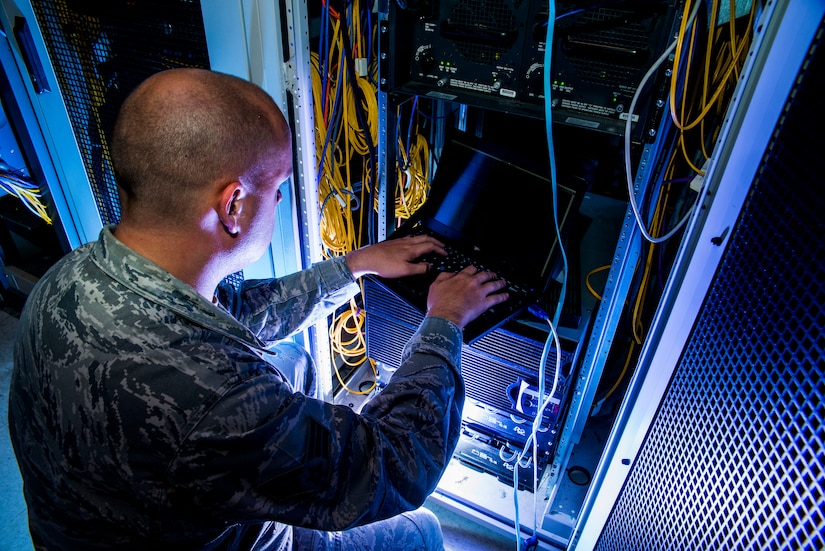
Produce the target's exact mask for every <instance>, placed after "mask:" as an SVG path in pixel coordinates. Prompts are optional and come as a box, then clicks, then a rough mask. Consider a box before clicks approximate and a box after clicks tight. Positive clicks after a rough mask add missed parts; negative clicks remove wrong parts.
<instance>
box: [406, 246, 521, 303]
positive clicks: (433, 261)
mask: <svg viewBox="0 0 825 551" xmlns="http://www.w3.org/2000/svg"><path fill="white" fill-rule="evenodd" d="M421 233H424V232H421ZM433 237H435V238H436V239H438V240H439V241H442V242H443V238H440V237H438V236H437V235H433ZM444 248H445V249H446V251H447V256H442V255H440V254H435V253H433V254H427V255H424V256H422V257H421V261H422V262H428V263H429V264H430V265H432V268H433V269H434V270H436V271H439V272H460V271H461V270H463V269H464V268H466V267H467V266H475V267H476V268H478V270H479V271H480V272H487V271H491V272H496V275H498V276H499V277H500V278H502V279H504V280H505V281H506V282H507V286H506V287H505V290H506V291H507V292H508V293H509V294H510V300H513V299H516V298H518V297H522V296H527V295H528V294H529V290H528V289H526V288H524V287H522V286H520V285H518V284H516V283H513V282H512V281H510V280H509V279H507V278H506V277H503V276H502V274H501V273H499V271H498V270H495V269H492V268H489V267H487V266H485V265H484V264H482V263H480V262H478V260H477V259H473V258H471V257H470V256H469V255H467V254H466V253H464V252H463V251H461V250H459V249H456V248H454V247H452V246H450V245H449V244H445V245H444Z"/></svg>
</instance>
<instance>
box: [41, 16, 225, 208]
mask: <svg viewBox="0 0 825 551" xmlns="http://www.w3.org/2000/svg"><path fill="white" fill-rule="evenodd" d="M32 7H33V8H34V12H35V15H36V16H37V22H38V25H39V26H40V29H41V31H42V33H43V36H44V39H45V41H46V47H47V49H48V52H49V57H50V59H51V60H52V65H53V66H54V70H55V73H56V75H57V80H58V84H59V86H60V89H61V91H62V93H63V98H64V100H65V103H66V107H67V110H68V115H69V120H70V121H71V123H72V127H73V130H74V134H75V138H76V140H77V142H78V145H79V146H80V152H81V155H82V157H83V162H84V164H85V166H86V172H87V174H88V176H89V180H90V181H91V185H92V193H93V194H94V197H95V201H96V203H97V208H98V211H99V213H100V216H101V219H102V220H103V223H104V224H109V223H117V222H118V221H119V220H120V203H119V199H118V195H117V186H116V184H115V179H114V174H113V172H112V169H111V163H110V156H109V146H108V136H109V135H110V132H111V127H112V125H113V124H114V118H115V115H116V114H117V110H118V108H119V107H120V104H121V102H122V101H123V99H124V98H125V96H126V94H128V93H129V92H130V91H131V90H132V89H133V88H134V87H135V86H136V85H137V84H138V83H140V82H141V81H142V80H144V79H145V78H146V77H148V76H150V75H151V74H153V73H155V72H158V71H160V70H163V69H171V68H175V67H200V68H208V67H209V59H208V55H207V50H206V37H205V34H204V30H203V17H202V15H201V8H200V2H199V1H197V0H172V1H168V0H154V1H152V0H141V1H139V2H132V1H127V0H111V1H107V2H96V1H91V0H33V1H32Z"/></svg>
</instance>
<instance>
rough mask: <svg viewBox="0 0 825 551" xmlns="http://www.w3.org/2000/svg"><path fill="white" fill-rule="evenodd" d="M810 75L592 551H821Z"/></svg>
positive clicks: (824, 227)
mask: <svg viewBox="0 0 825 551" xmlns="http://www.w3.org/2000/svg"><path fill="white" fill-rule="evenodd" d="M821 38H822V28H821V27H820V33H819V35H818V36H817V39H816V41H815V44H817V45H818V44H819V43H820V41H821ZM804 67H805V69H804V70H803V72H802V73H800V77H799V80H798V81H797V83H796V86H795V90H794V92H793V93H792V94H791V96H790V100H789V102H788V103H787V105H786V107H785V112H784V114H783V116H782V117H781V119H780V121H779V124H778V125H777V128H776V130H775V133H774V135H773V137H772V143H771V144H770V145H769V147H768V149H767V150H766V154H765V157H764V158H763V159H762V163H761V167H760V170H759V172H758V174H757V177H756V180H755V182H754V184H753V186H752V188H751V194H750V196H749V197H748V199H747V201H746V205H745V208H744V209H743V211H742V213H741V215H740V219H739V221H738V222H737V225H736V227H735V229H734V231H733V232H732V234H731V238H730V239H731V240H730V243H729V248H728V250H727V252H726V253H725V257H724V258H723V261H722V263H721V265H720V269H719V272H718V273H717V274H716V277H715V279H714V282H713V284H712V287H711V289H710V292H709V294H708V296H707V299H706V301H705V303H704V304H703V307H702V311H701V313H700V315H699V317H698V319H697V322H696V326H695V327H694V330H693V334H692V335H691V337H690V339H689V341H688V344H687V346H686V348H685V350H684V354H683V358H682V359H681V360H680V363H679V365H678V366H677V368H676V371H675V373H674V378H673V380H672V381H671V383H670V386H669V388H668V390H667V392H666V394H665V397H664V399H663V401H662V404H661V406H660V410H659V411H658V413H657V415H656V417H655V419H654V421H653V423H652V425H651V429H650V431H649V433H648V435H647V439H646V441H645V443H644V445H643V447H642V449H641V451H640V453H639V456H638V458H637V460H636V463H635V465H634V467H633V469H632V471H631V473H630V475H629V477H628V479H627V481H626V484H625V487H624V489H623V491H622V493H621V495H620V496H619V499H618V500H617V502H616V504H615V507H614V509H613V511H612V513H611V515H610V517H609V518H608V521H607V523H606V525H605V528H604V531H603V532H602V534H601V537H600V539H599V542H598V545H597V547H598V549H601V550H609V549H617V550H618V549H825V538H823V533H822V527H823V526H825V513H823V508H822V504H823V503H825V495H823V488H824V487H825V475H824V474H823V463H825V459H823V429H822V426H823V420H824V419H823V418H825V406H823V395H824V394H825V382H823V381H824V379H823V375H825V374H823V371H824V370H825V366H823V360H822V352H823V348H825V287H823V281H825V218H823V216H822V213H823V212H825V193H823V189H822V174H823V173H825V163H824V162H823V155H822V139H821V137H820V129H819V128H818V127H817V126H816V125H812V124H810V121H811V120H821V119H822V116H823V113H822V106H821V105H822V104H821V102H820V100H819V94H820V93H821V90H822V89H823V86H825V82H823V75H825V66H823V58H822V48H821V47H818V48H813V49H812V52H811V55H810V57H809V59H808V61H807V63H806V65H804ZM817 112H818V113H819V115H816V113H817Z"/></svg>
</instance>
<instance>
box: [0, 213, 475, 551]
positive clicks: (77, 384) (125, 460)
mask: <svg viewBox="0 0 825 551" xmlns="http://www.w3.org/2000/svg"><path fill="white" fill-rule="evenodd" d="M357 290H358V286H357V284H356V283H355V282H354V280H353V277H352V274H351V273H350V272H349V269H348V268H347V266H346V263H345V262H344V261H343V259H334V260H329V261H325V262H321V263H319V264H317V265H315V266H314V267H312V268H310V269H308V270H305V271H303V272H300V273H298V274H294V275H290V276H286V277H284V278H280V279H276V280H271V281H269V280H268V281H258V282H246V283H244V284H243V285H242V287H241V288H240V289H237V290H233V289H231V288H229V287H222V288H221V289H220V292H219V293H218V296H219V298H220V302H221V307H219V306H216V305H214V304H212V303H210V302H209V301H208V300H206V299H204V298H203V297H202V296H200V295H199V294H198V293H197V292H196V291H194V290H193V289H192V288H190V287H189V286H187V285H186V284H184V283H183V282H181V281H179V280H177V279H175V278H174V277H172V276H171V275H170V274H168V273H167V272H165V271H164V270H162V269H161V268H160V267H158V266H156V265H155V264H153V263H151V262H149V261H148V260H146V259H145V258H143V257H141V256H139V255H137V254H135V253H134V252H132V251H131V250H130V249H128V248H127V247H125V246H124V245H122V244H121V243H120V242H119V241H117V239H115V237H114V236H113V235H112V233H111V228H104V229H103V231H102V232H101V236H100V239H99V240H98V241H97V242H94V243H90V244H87V245H84V246H82V247H80V248H79V249H77V250H75V251H73V252H71V253H70V254H68V255H67V256H66V257H65V258H64V259H62V260H61V261H60V262H58V263H57V264H56V265H55V266H54V267H53V268H52V269H51V270H50V271H49V272H48V273H47V274H46V275H45V276H44V277H43V278H42V279H41V281H40V282H39V283H38V285H37V287H36V288H35V290H34V291H33V292H32V294H31V295H30V297H29V299H28V301H27V304H26V308H25V309H24V312H23V313H22V315H21V319H20V326H19V329H20V334H19V337H18V340H17V343H16V348H15V366H14V371H13V375H12V381H11V390H10V401H9V428H10V432H11V438H12V443H13V446H14V450H15V454H16V456H17V460H18V463H19V466H20V471H21V474H22V476H23V481H24V493H25V497H26V501H27V504H28V512H29V524H30V529H31V534H32V538H33V540H34V542H35V544H36V546H38V547H41V548H44V549H84V550H89V549H111V548H113V547H115V546H117V547H119V548H123V549H163V548H174V549H190V548H191V549H251V548H253V547H254V548H256V549H288V548H289V547H290V546H291V539H292V530H291V529H289V528H287V526H286V525H295V526H303V527H308V528H315V529H321V530H342V529H346V528H348V527H352V526H356V525H360V524H363V523H367V522H371V521H374V520H378V519H383V518H387V517H390V516H393V515H396V514H397V513H399V512H401V511H405V510H410V509H414V508H416V507H418V506H419V505H420V504H421V503H422V502H423V501H424V499H425V498H426V497H427V495H429V494H430V492H432V490H433V489H434V488H435V486H436V484H437V482H438V479H439V478H440V476H441V474H442V471H443V469H444V468H445V467H446V465H447V462H448V461H449V458H450V456H451V455H452V452H453V449H454V447H455V444H456V440H457V438H458V434H459V430H460V419H461V408H462V405H463V399H464V388H463V383H462V381H461V377H460V375H459V357H460V350H461V332H460V329H459V328H458V327H457V326H455V325H453V324H452V323H450V322H448V321H446V320H443V319H438V318H427V319H426V320H425V322H424V323H423V325H422V326H421V327H420V328H419V330H418V331H417V332H416V334H415V336H414V337H413V338H412V340H411V341H410V343H409V344H408V345H407V348H406V350H405V354H404V360H403V364H402V366H401V367H400V368H399V369H398V371H397V372H396V373H395V374H394V376H393V378H392V380H391V381H390V383H389V384H388V385H387V386H386V388H385V389H384V390H383V391H382V392H381V393H380V394H379V395H378V396H376V397H375V398H374V399H372V400H371V401H370V402H369V403H368V404H367V405H366V406H365V407H364V408H363V410H362V412H361V414H360V415H356V414H355V413H354V412H353V411H352V410H351V409H349V408H347V407H345V406H335V405H332V404H328V403H325V402H322V401H319V400H315V399H312V398H309V397H307V396H305V395H303V394H300V393H294V392H293V390H292V387H291V386H290V383H288V382H287V380H286V379H285V377H284V376H283V375H281V374H280V372H279V371H277V370H276V369H274V368H273V367H272V365H271V364H272V362H273V360H275V359H277V358H273V354H275V353H274V352H273V351H272V350H268V348H271V346H272V345H273V344H274V343H277V342H278V341H279V340H281V339H283V338H286V337H288V336H289V335H291V334H293V333H295V332H297V331H299V330H300V329H302V328H303V327H306V326H307V325H309V324H312V323H314V322H315V321H316V320H318V319H321V318H322V317H323V316H327V315H329V314H330V313H331V312H333V311H334V309H335V308H336V307H337V306H338V305H340V304H343V303H344V302H346V301H347V300H349V298H350V297H352V296H353V295H354V294H355V293H356V292H357Z"/></svg>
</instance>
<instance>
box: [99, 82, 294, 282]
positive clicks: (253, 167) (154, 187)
mask: <svg viewBox="0 0 825 551" xmlns="http://www.w3.org/2000/svg"><path fill="white" fill-rule="evenodd" d="M291 146H292V137H291V134H290V130H289V126H288V124H287V122H286V120H285V119H284V116H283V114H282V113H281V111H280V109H278V107H277V105H276V104H275V103H274V101H272V99H271V98H270V97H269V96H268V95H267V94H266V93H265V92H264V91H263V90H261V89H260V88H258V87H257V86H255V85H253V84H251V83H249V82H247V81H244V80H242V79H239V78H236V77H232V76H229V75H225V74H221V73H215V72H212V71H207V70H202V69H173V70H169V71H163V72H161V73H157V74H155V75H153V76H151V77H150V78H149V79H147V80H146V81H144V82H143V83H142V84H141V85H140V86H138V87H137V88H136V89H135V90H134V91H133V92H132V93H131V94H130V95H129V97H127V99H126V100H125V101H124V103H123V106H122V107H121V110H120V113H119V115H118V118H117V121H116V123H115V128H114V133H113V136H112V141H111V150H112V164H113V167H114V172H115V176H116V178H117V182H118V185H119V187H120V192H121V204H122V213H123V217H122V222H123V223H126V224H129V225H131V226H132V227H143V228H148V227H151V228H155V229H158V228H178V229H186V228H187V227H191V228H196V229H201V230H204V232H205V233H207V234H211V233H214V234H215V236H216V237H221V238H223V237H224V236H228V237H230V238H231V239H232V240H234V241H235V242H234V245H236V247H235V249H238V250H242V249H249V250H248V251H247V252H246V253H243V254H242V256H245V258H243V261H244V262H250V261H252V260H254V259H255V258H257V256H255V255H256V254H257V255H258V256H260V254H261V253H262V252H263V250H264V249H265V246H266V245H267V244H268V243H269V241H270V239H271V236H272V228H273V225H274V215H275V205H276V204H277V201H278V200H279V198H280V192H278V186H279V185H280V184H281V183H282V182H283V180H284V179H285V178H287V177H288V176H289V174H290V173H291V165H292V147H291ZM227 243H229V244H233V241H227ZM253 256H255V258H252V257H253ZM239 268H240V267H238V269H239Z"/></svg>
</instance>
